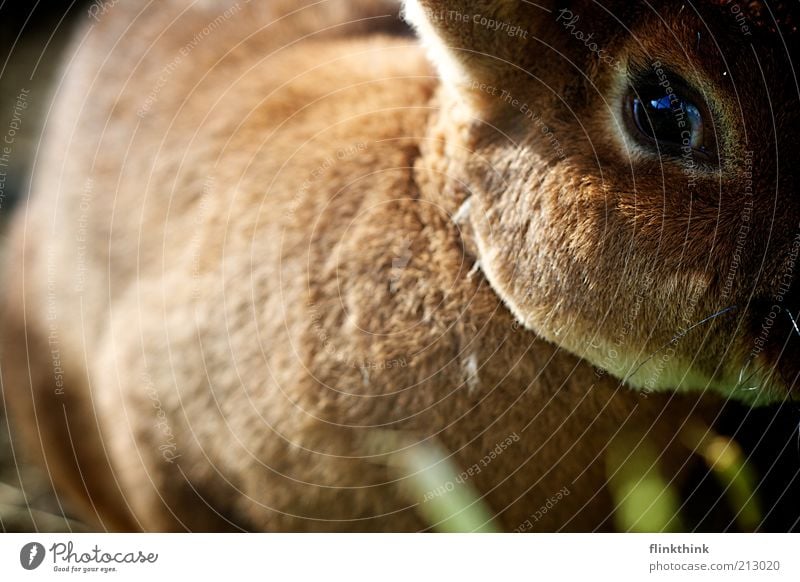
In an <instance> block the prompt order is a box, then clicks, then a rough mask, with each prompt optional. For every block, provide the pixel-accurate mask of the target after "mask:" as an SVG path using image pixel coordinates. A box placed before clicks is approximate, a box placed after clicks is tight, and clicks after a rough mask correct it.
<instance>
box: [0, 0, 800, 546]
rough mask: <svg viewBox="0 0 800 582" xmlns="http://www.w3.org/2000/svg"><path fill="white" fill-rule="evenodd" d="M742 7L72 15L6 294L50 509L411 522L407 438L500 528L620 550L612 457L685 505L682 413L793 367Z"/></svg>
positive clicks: (769, 384) (791, 208) (763, 41)
mask: <svg viewBox="0 0 800 582" xmlns="http://www.w3.org/2000/svg"><path fill="white" fill-rule="evenodd" d="M734 4H735V3H732V2H720V1H712V0H700V1H699V2H697V3H694V4H691V3H676V2H667V1H659V2H651V3H630V2H621V1H620V2H608V3H605V6H601V5H600V4H598V3H594V2H584V1H575V2H563V3H561V2H554V1H550V0H541V1H538V0H537V2H536V3H533V2H517V1H512V0H484V1H478V2H476V1H472V2H468V1H466V0H409V1H408V2H407V4H406V5H405V7H404V12H405V17H406V19H407V20H408V21H409V22H411V23H412V24H413V26H414V27H415V28H416V30H417V31H418V33H419V36H420V38H421V44H422V46H420V42H419V41H417V40H415V39H414V38H412V37H410V36H408V35H406V34H403V33H402V22H401V21H400V20H399V19H398V18H397V16H396V14H395V13H396V11H395V10H394V9H393V8H392V7H391V6H388V7H387V6H386V5H384V4H376V3H370V2H351V1H348V2H338V1H337V0H330V1H328V2H323V3H317V4H313V5H308V6H304V5H303V3H300V4H297V3H289V2H285V3H282V2H263V3H262V2H259V3H256V2H253V3H249V2H245V1H244V0H240V1H239V2H236V3H234V2H217V3H211V2H204V3H202V4H200V3H196V4H192V3H191V2H189V1H188V0H185V1H184V0H170V1H164V2H159V3H157V5H156V3H153V4H148V5H147V6H145V5H144V3H136V2H120V3H112V2H106V3H101V4H96V5H95V8H96V9H95V10H94V13H93V14H92V16H93V18H92V19H90V20H89V24H88V25H87V26H86V27H84V29H83V30H82V31H81V32H80V33H79V34H78V35H77V37H76V40H75V43H74V45H73V50H72V51H71V52H70V54H69V55H68V58H67V59H66V65H65V69H64V76H63V81H62V82H61V83H60V84H59V86H58V89H57V91H56V95H55V105H54V109H53V111H52V113H51V114H50V116H49V118H48V120H47V128H46V133H45V144H44V149H43V152H42V154H41V157H40V159H39V160H38V161H37V163H36V168H35V173H34V182H33V184H34V192H33V193H32V198H31V200H30V202H29V204H28V205H27V206H25V207H24V208H23V209H21V211H20V213H19V215H18V217H17V219H16V223H15V228H14V230H13V233H12V239H11V244H12V248H11V260H10V266H9V268H8V270H7V282H6V285H7V288H8V293H7V296H8V297H7V315H6V320H5V325H4V328H5V329H4V332H3V333H4V336H5V342H4V344H5V345H4V354H3V361H2V372H3V388H4V391H5V395H6V399H7V400H8V401H9V402H10V403H11V404H12V405H13V407H14V409H15V412H16V413H17V419H18V423H17V426H18V427H19V428H20V429H21V430H24V431H25V432H26V433H27V436H28V437H29V438H28V443H29V444H30V445H31V448H32V449H35V450H36V451H39V452H40V456H41V461H42V462H43V463H44V465H45V467H46V468H47V470H48V471H49V473H50V475H51V476H52V479H53V480H54V482H55V485H56V487H57V488H58V489H59V490H60V491H63V492H65V493H66V494H68V495H70V496H71V499H73V501H74V502H76V503H78V504H80V507H82V509H83V516H84V518H85V519H86V520H90V521H91V523H92V524H93V526H94V527H97V528H106V529H114V530H138V529H142V530H185V529H188V530H234V529H246V530H267V531H278V530H290V531H291V530H318V531H340V530H359V531H372V530H383V531H386V530H390V531H402V530H419V529H424V528H426V527H428V526H429V525H431V524H430V523H426V522H425V521H424V520H423V519H422V517H421V513H422V512H421V511H420V506H421V505H423V504H424V503H426V502H427V500H426V499H424V498H423V496H421V495H419V494H415V493H413V492H411V490H412V488H411V487H410V482H411V480H413V473H414V471H412V470H411V469H409V468H407V467H405V468H404V467H403V466H402V465H398V463H397V462H396V459H397V456H398V455H401V454H402V452H403V451H405V450H407V447H409V446H412V445H420V446H422V445H424V444H425V443H434V442H435V443H439V444H440V445H441V446H442V447H443V448H444V449H446V450H448V451H451V452H452V453H453V458H452V460H453V462H454V463H455V464H456V465H457V466H458V467H459V468H462V469H465V470H467V469H468V468H470V467H475V466H477V467H478V470H477V471H473V472H472V473H471V474H470V475H469V485H470V486H471V487H473V488H474V489H475V490H476V491H477V492H478V493H479V494H480V495H481V497H482V498H483V500H484V501H485V503H486V505H487V506H488V507H489V508H491V510H492V512H493V516H492V517H494V518H495V520H496V523H497V524H498V526H499V527H501V528H502V529H505V530H515V529H520V528H521V526H522V524H524V523H528V524H530V526H531V527H530V528H529V529H539V530H544V531H549V530H595V529H609V528H611V527H613V525H614V523H613V502H612V498H611V496H610V494H609V490H608V487H607V486H606V482H607V479H608V472H607V467H606V461H605V457H606V452H607V450H608V447H609V445H610V444H611V443H612V442H615V441H622V442H624V443H625V446H628V447H629V448H630V449H631V450H632V449H635V448H636V447H637V443H638V442H639V440H640V438H641V439H644V438H646V439H647V442H648V443H650V444H649V445H648V446H651V447H653V446H654V447H656V449H657V451H658V456H659V457H660V458H659V470H661V471H662V472H663V473H664V477H665V478H666V479H667V480H672V479H678V478H680V475H681V474H682V469H683V468H684V467H685V466H686V464H687V462H688V460H689V459H690V457H691V456H692V451H691V450H690V448H686V447H685V446H683V445H681V444H679V442H678V441H679V439H678V437H677V435H678V433H679V431H680V430H681V427H682V426H684V425H685V424H686V423H693V422H695V420H696V419H697V418H699V417H700V416H703V415H707V414H708V415H710V418H711V419H713V414H714V410H715V408H716V405H713V404H712V405H709V404H708V403H707V402H705V399H704V398H702V399H699V397H694V396H691V395H686V394H683V395H680V396H679V395H678V394H677V392H685V391H690V394H691V393H692V392H691V391H695V392H694V393H695V394H700V393H702V392H704V391H706V390H709V389H713V390H714V391H715V392H716V393H718V394H721V395H723V396H728V397H733V398H737V399H747V400H748V401H749V402H752V403H762V402H770V401H775V400H780V399H782V398H785V397H787V395H789V394H790V393H791V390H792V389H793V388H792V387H793V386H794V383H795V381H796V377H797V374H798V358H797V355H798V353H797V352H798V350H797V347H798V344H799V343H800V342H798V336H800V330H797V328H796V326H795V325H794V319H795V316H796V315H797V310H798V303H800V294H799V293H798V288H797V284H796V282H795V281H796V277H795V273H796V268H797V267H796V265H795V263H796V259H797V254H798V250H799V249H800V238H798V237H800V234H799V233H800V231H799V230H798V226H799V225H798V223H799V222H800V201H798V200H797V197H796V196H794V192H793V188H794V187H795V184H794V182H795V180H794V174H793V168H794V163H795V160H794V158H793V156H796V155H797V151H798V148H797V147H796V146H795V142H796V140H797V138H796V137H795V136H796V135H797V133H796V131H795V129H796V126H797V121H798V119H797V113H796V111H795V110H794V109H793V108H789V107H787V106H786V105H785V104H787V103H796V102H797V87H796V84H795V81H794V76H793V75H791V74H790V73H789V71H790V70H791V68H790V63H791V61H790V58H789V57H790V55H791V51H794V46H795V45H794V43H795V40H794V36H793V35H792V34H791V32H792V30H793V24H792V23H793V20H792V19H793V17H794V15H793V14H792V13H789V12H778V11H776V10H772V11H770V10H768V8H770V6H769V5H768V3H761V2H758V3H752V2H745V3H743V6H739V5H738V4H736V7H737V8H738V11H734V10H732V8H731V7H732V6H733V5H734ZM773 4H774V3H773ZM780 4H781V6H783V5H784V4H785V3H780ZM744 5H747V7H745V6H744ZM101 6H102V8H103V9H102V10H100V9H99V7H101ZM772 8H776V6H773V7H772ZM386 15H388V16H386ZM773 16H774V17H775V18H777V19H778V22H776V21H775V20H774V18H773ZM743 27H745V28H746V30H745V29H744V28H743ZM787 51H788V52H787ZM429 63H432V64H433V67H432V66H431V64H429ZM631 435H637V436H631ZM626 439H629V442H625V441H626ZM498 450H499V451H500V452H495V451H498ZM487 456H489V457H490V461H491V462H489V463H481V461H482V460H483V459H485V458H486V457H487ZM562 490H563V491H565V492H568V494H566V495H563V496H562V497H563V498H562V499H560V500H559V502H558V504H557V505H556V506H554V507H553V509H552V510H550V511H547V512H546V513H544V514H543V515H539V516H537V518H536V519H535V520H531V517H532V516H533V515H534V513H535V512H536V510H537V509H539V508H540V507H542V506H543V505H545V502H547V501H548V499H551V498H552V497H553V496H554V495H555V494H556V493H557V492H559V491H562Z"/></svg>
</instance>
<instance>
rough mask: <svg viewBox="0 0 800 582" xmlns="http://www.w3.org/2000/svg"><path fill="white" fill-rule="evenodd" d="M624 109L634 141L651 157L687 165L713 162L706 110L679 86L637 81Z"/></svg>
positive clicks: (661, 80)
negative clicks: (668, 158) (643, 147)
mask: <svg viewBox="0 0 800 582" xmlns="http://www.w3.org/2000/svg"><path fill="white" fill-rule="evenodd" d="M626 109H627V115H628V116H629V118H630V119H631V120H632V122H633V123H632V125H633V128H635V130H636V133H637V134H638V135H636V138H637V141H638V142H639V143H640V144H642V145H643V146H645V147H649V148H650V149H652V150H653V152H654V153H656V154H658V155H661V156H665V155H666V156H671V157H677V158H680V159H682V160H684V161H687V162H689V161H691V160H695V161H697V162H706V163H707V162H711V161H712V160H713V157H714V152H713V149H714V148H713V141H712V139H711V134H712V132H711V131H710V127H709V122H708V119H707V118H708V117H709V115H708V113H707V109H706V108H705V107H704V106H703V105H702V102H701V101H700V99H698V98H696V97H695V96H694V95H693V93H692V92H691V91H690V90H688V89H685V88H684V84H683V83H682V82H679V81H674V82H673V81H670V80H669V79H668V78H666V77H659V78H653V79H644V80H641V81H638V82H636V83H634V85H633V86H632V87H631V90H630V92H629V94H628V98H627V103H626Z"/></svg>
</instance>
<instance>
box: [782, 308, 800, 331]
mask: <svg viewBox="0 0 800 582" xmlns="http://www.w3.org/2000/svg"><path fill="white" fill-rule="evenodd" d="M783 310H784V311H785V312H786V315H788V316H789V321H791V322H792V325H793V326H794V331H795V332H796V333H797V335H800V327H797V320H796V319H795V318H794V316H792V312H791V311H789V308H788V307H784V308H783Z"/></svg>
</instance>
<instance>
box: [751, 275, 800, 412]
mask: <svg viewBox="0 0 800 582" xmlns="http://www.w3.org/2000/svg"><path fill="white" fill-rule="evenodd" d="M795 287H797V286H796V285H792V287H791V288H790V291H791V292H790V293H787V294H786V295H785V296H781V295H778V296H777V297H772V298H770V299H768V300H761V301H756V302H754V303H753V304H752V310H751V317H752V318H751V322H750V325H751V328H750V348H752V351H751V353H750V358H749V362H754V361H755V362H758V365H757V367H759V368H761V370H762V371H763V372H764V373H766V375H767V376H768V377H769V378H770V384H773V385H775V386H779V387H781V388H782V389H783V390H785V391H786V392H787V394H788V395H789V396H790V397H791V398H793V399H794V398H798V397H800V294H797V293H795V292H794V290H795Z"/></svg>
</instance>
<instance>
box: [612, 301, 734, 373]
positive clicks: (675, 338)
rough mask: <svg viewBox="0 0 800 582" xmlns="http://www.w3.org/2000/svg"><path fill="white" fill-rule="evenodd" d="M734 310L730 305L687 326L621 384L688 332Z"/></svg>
mask: <svg viewBox="0 0 800 582" xmlns="http://www.w3.org/2000/svg"><path fill="white" fill-rule="evenodd" d="M736 309H738V306H737V305H731V306H730V307H726V308H725V309H721V310H720V311H717V312H716V313H714V314H713V315H709V316H708V317H706V318H705V319H703V320H701V321H698V322H697V323H695V324H693V325H691V326H689V327H688V328H686V329H685V330H683V331H682V332H680V333H679V334H677V335H676V336H675V337H673V338H672V339H671V340H669V341H668V342H667V343H665V344H664V345H663V346H661V347H660V348H658V349H657V350H656V351H654V352H653V353H652V354H650V355H649V356H648V357H647V358H646V359H645V360H644V361H643V362H642V363H641V364H639V365H638V366H637V367H636V369H635V370H634V371H633V372H631V373H630V374H627V375H626V376H625V378H623V382H627V381H628V379H630V378H631V377H632V376H635V375H636V373H637V372H638V371H639V370H641V369H642V367H643V366H644V365H645V364H647V362H649V361H650V360H652V359H653V358H654V357H656V355H657V354H658V353H659V352H661V351H663V350H665V349H667V348H668V347H669V346H671V345H673V344H675V343H677V342H679V341H680V340H681V339H683V338H684V337H685V336H686V335H687V334H688V333H689V332H690V331H692V330H693V329H695V328H697V327H699V326H701V325H703V324H704V323H708V322H709V321H711V320H712V319H716V318H717V317H720V316H721V315H725V314H726V313H728V312H730V311H734V310H736Z"/></svg>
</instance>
